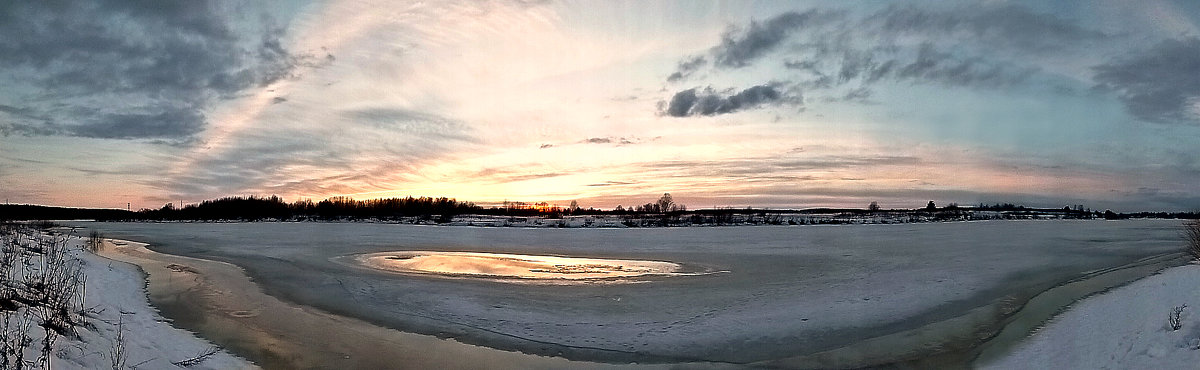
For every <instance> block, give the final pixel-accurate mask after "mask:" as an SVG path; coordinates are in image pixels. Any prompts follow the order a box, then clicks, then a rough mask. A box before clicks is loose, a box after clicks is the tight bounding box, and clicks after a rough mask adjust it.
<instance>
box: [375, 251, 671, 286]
mask: <svg viewBox="0 0 1200 370" xmlns="http://www.w3.org/2000/svg"><path fill="white" fill-rule="evenodd" d="M355 260H357V262H358V263H359V264H361V265H363V266H366V267H368V268H373V269H379V270H384V271H391V272H401V273H419V274H435V275H447V276H467V277H486V278H511V279H533V280H541V279H555V280H593V279H616V278H629V277H638V276H670V275H681V274H688V273H684V272H683V267H682V266H680V265H679V264H677V263H672V262H665V261H641V260H623V259H600V258H580V257H556V256H535V255H524V254H504V253H480V252H433V251H399V252H380V253H370V254H364V255H359V256H357V258H355Z"/></svg>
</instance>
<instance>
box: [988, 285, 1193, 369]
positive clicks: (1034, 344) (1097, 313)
mask: <svg viewBox="0 0 1200 370" xmlns="http://www.w3.org/2000/svg"><path fill="white" fill-rule="evenodd" d="M1185 305H1186V307H1184V306H1185ZM1175 307H1184V308H1183V310H1182V312H1181V313H1180V315H1179V319H1180V324H1181V327H1179V329H1178V330H1175V329H1173V328H1172V327H1171V324H1170V323H1169V322H1168V321H1169V320H1168V316H1169V315H1171V313H1172V311H1173V309H1174V308H1175ZM1196 310H1200V265H1188V266H1181V267H1176V268H1171V269H1168V270H1165V271H1163V272H1162V273H1160V274H1157V275H1153V276H1150V277H1147V278H1145V279H1142V280H1139V281H1137V282H1134V283H1132V284H1129V285H1127V286H1124V287H1121V288H1117V289H1114V290H1112V291H1110V292H1107V293H1104V294H1101V295H1098V296H1095V297H1091V298H1088V299H1085V300H1083V301H1080V302H1079V303H1076V304H1075V305H1074V306H1072V307H1071V308H1069V309H1068V310H1067V311H1066V312H1064V313H1062V314H1060V315H1059V316H1058V317H1056V318H1054V319H1053V320H1051V322H1050V323H1049V324H1047V325H1046V326H1045V327H1043V328H1042V329H1040V330H1038V331H1037V332H1036V333H1035V334H1033V335H1032V336H1031V337H1030V338H1028V339H1027V340H1026V341H1025V343H1021V344H1019V345H1017V346H1016V347H1015V348H1014V350H1013V351H1012V352H1011V353H1010V354H1007V355H1005V356H1003V357H1002V358H999V359H996V360H995V361H991V362H988V363H983V364H980V365H982V367H985V368H996V369H1029V368H1042V369H1099V368H1115V369H1147V368H1158V369H1194V368H1196V366H1197V364H1200V313H1198V312H1196Z"/></svg>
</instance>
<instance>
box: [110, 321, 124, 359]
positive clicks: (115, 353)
mask: <svg viewBox="0 0 1200 370" xmlns="http://www.w3.org/2000/svg"><path fill="white" fill-rule="evenodd" d="M109 346H110V350H109V352H108V364H109V365H112V369H113V370H121V369H124V368H125V359H126V357H128V354H127V353H126V352H125V321H124V318H121V317H118V318H117V337H116V339H110V340H109Z"/></svg>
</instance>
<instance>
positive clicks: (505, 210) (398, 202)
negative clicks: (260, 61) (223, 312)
mask: <svg viewBox="0 0 1200 370" xmlns="http://www.w3.org/2000/svg"><path fill="white" fill-rule="evenodd" d="M978 212H999V213H1003V214H1006V215H1013V216H1022V215H1028V216H1032V215H1057V216H1058V217H1061V218H1106V219H1125V218H1179V219H1198V218H1200V213H1197V212H1139V213H1114V212H1112V211H1103V212H1101V211H1095V210H1091V209H1087V208H1084V207H1083V206H1082V205H1076V206H1066V207H1063V208H1032V207H1026V206H1023V205H1016V204H1011V203H1004V204H991V205H989V204H979V205H977V206H965V207H960V206H959V205H958V204H955V203H950V204H949V205H948V206H945V207H938V206H936V205H935V204H934V203H933V202H932V201H931V202H929V203H928V204H927V205H926V206H925V207H923V208H913V209H882V208H880V207H879V205H878V204H877V203H875V202H872V203H871V204H870V205H869V206H868V207H867V208H866V209H860V208H810V209H801V210H796V209H762V208H750V207H747V208H732V207H728V208H715V209H699V210H689V209H688V208H687V207H686V206H684V205H682V204H678V203H675V201H674V199H673V198H672V197H671V194H669V193H668V194H663V196H662V197H660V198H659V199H658V200H657V201H655V202H653V203H646V204H642V205H638V206H632V207H628V208H626V207H623V206H617V207H616V208H615V209H612V210H601V209H595V208H581V207H579V205H578V203H577V202H574V201H572V202H571V204H570V205H569V206H567V207H559V206H555V205H551V204H549V203H545V202H542V203H524V202H507V201H506V202H504V204H503V206H495V207H482V206H479V205H476V204H475V203H472V202H462V201H458V200H456V199H453V198H446V197H438V198H434V197H405V198H383V199H369V200H355V199H352V198H349V197H333V198H329V199H325V200H321V201H315V202H314V201H312V200H299V201H296V202H290V203H289V202H286V201H284V200H283V199H281V198H279V197H278V196H269V197H260V196H243V197H225V198H220V199H213V200H206V201H203V202H200V203H195V204H188V205H184V206H182V207H179V206H176V205H175V204H174V203H168V204H165V205H163V206H162V207H161V208H158V209H142V210H139V211H136V212H130V211H127V210H121V209H87V208H65V207H48V206H37V205H0V221H31V220H84V219H90V220H98V221H142V220H146V221H187V220H195V221H219V220H243V221H261V220H279V221H286V220H292V221H308V220H363V219H378V220H398V219H402V218H404V219H407V220H409V221H413V218H416V219H418V220H426V221H433V222H437V223H445V222H450V221H452V220H453V218H454V217H455V216H459V215H486V216H517V217H542V218H547V219H558V218H562V217H564V216H604V215H609V216H621V217H625V218H628V219H631V220H632V219H640V220H655V219H661V220H672V221H678V222H684V220H686V221H697V222H699V221H703V222H701V223H716V224H723V223H727V222H726V221H729V222H728V223H736V222H734V221H732V220H734V219H735V218H734V217H732V216H733V215H750V216H756V217H757V218H753V220H758V219H762V220H767V221H770V220H773V219H776V218H779V215H782V214H801V215H804V214H807V215H828V214H836V215H843V216H856V217H876V216H888V217H902V218H903V217H908V218H913V217H918V218H920V217H932V218H934V219H977V218H979V217H985V216H987V215H982V214H979V213H978ZM988 217H990V216H988ZM835 219H836V218H835ZM647 222H649V221H647ZM663 222H666V221H663Z"/></svg>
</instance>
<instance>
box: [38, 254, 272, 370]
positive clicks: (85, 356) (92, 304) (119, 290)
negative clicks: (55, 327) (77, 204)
mask: <svg viewBox="0 0 1200 370" xmlns="http://www.w3.org/2000/svg"><path fill="white" fill-rule="evenodd" d="M68 243H69V244H68V246H69V250H68V253H69V258H74V259H77V260H78V261H79V262H80V268H81V272H82V273H83V275H84V276H86V289H85V290H84V297H85V305H84V306H85V311H86V322H87V323H88V324H89V325H85V326H83V327H79V328H77V332H78V334H79V338H75V339H72V338H60V339H59V340H58V341H57V342H55V350H54V352H53V353H54V358H53V359H52V360H51V362H50V367H51V368H53V369H101V368H111V367H112V366H113V362H114V359H116V360H117V361H119V362H120V363H123V365H124V367H127V368H134V367H137V368H143V369H176V368H188V369H214V370H216V369H253V368H256V367H255V366H254V365H253V364H251V363H250V362H248V361H246V360H244V359H241V358H238V357H236V356H234V355H232V354H230V353H229V352H227V351H224V350H221V349H220V348H219V347H217V346H214V345H213V344H212V343H210V342H208V341H206V340H203V339H200V338H197V337H196V336H195V335H194V334H192V333H190V332H188V331H185V330H182V329H178V328H175V327H173V326H172V325H171V322H170V320H167V319H164V318H163V317H162V316H160V315H159V313H158V310H157V309H155V308H154V307H152V306H151V305H150V302H149V301H148V300H147V296H146V288H145V285H144V281H145V280H144V279H143V277H142V272H141V271H138V267H137V266H135V265H131V264H126V263H122V262H118V261H113V260H110V259H107V258H104V257H101V256H98V255H96V254H92V253H89V252H86V251H85V250H84V248H83V240H80V239H78V238H72V239H70V240H68ZM37 332H40V330H35V331H34V332H33V333H31V334H37ZM118 348H120V350H121V352H123V353H122V354H119V355H117V356H114V350H116V349H118ZM189 359H194V361H191V362H193V363H190V364H188V363H187V362H188V361H187V360H189ZM185 365H186V366H185Z"/></svg>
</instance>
